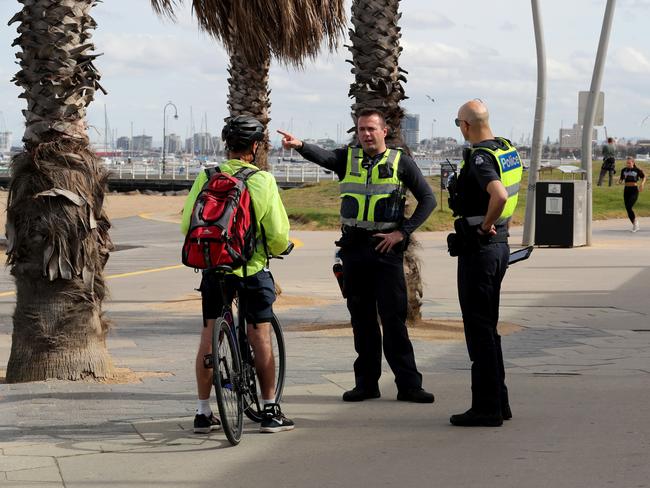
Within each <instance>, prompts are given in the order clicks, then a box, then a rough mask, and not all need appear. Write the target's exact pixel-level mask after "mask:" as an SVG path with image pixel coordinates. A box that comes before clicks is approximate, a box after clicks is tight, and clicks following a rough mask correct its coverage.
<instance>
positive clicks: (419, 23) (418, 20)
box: [400, 10, 456, 31]
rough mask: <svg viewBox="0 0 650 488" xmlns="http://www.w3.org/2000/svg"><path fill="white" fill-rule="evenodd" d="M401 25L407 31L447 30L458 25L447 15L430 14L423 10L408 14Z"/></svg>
mask: <svg viewBox="0 0 650 488" xmlns="http://www.w3.org/2000/svg"><path fill="white" fill-rule="evenodd" d="M400 24H401V25H402V26H404V28H405V29H413V30H426V31H432V30H446V29H451V28H452V27H454V26H455V25H456V24H455V23H454V22H453V21H452V20H451V19H450V18H449V17H447V16H446V15H444V14H441V13H437V12H429V11H423V10H415V11H413V12H410V11H409V12H408V14H405V15H404V16H403V17H402V19H401V21H400Z"/></svg>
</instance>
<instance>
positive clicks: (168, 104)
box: [162, 102, 178, 174]
mask: <svg viewBox="0 0 650 488" xmlns="http://www.w3.org/2000/svg"><path fill="white" fill-rule="evenodd" d="M167 107H174V118H175V119H177V118H178V110H177V109H176V105H174V104H173V103H172V102H167V105H165V108H163V140H162V145H163V150H162V174H165V137H166V132H167Z"/></svg>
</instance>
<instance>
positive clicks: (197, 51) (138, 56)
mask: <svg viewBox="0 0 650 488" xmlns="http://www.w3.org/2000/svg"><path fill="white" fill-rule="evenodd" d="M96 46H98V47H100V48H101V50H99V49H98V51H100V52H103V53H104V54H105V56H104V57H102V58H100V62H99V66H100V69H101V70H102V72H104V73H105V74H106V75H108V76H142V77H156V76H159V75H160V74H161V73H167V74H172V73H175V72H178V73H183V72H184V73H186V74H187V73H188V72H193V73H194V74H195V75H196V74H199V75H202V76H206V77H213V76H214V75H216V74H219V75H223V74H224V73H225V66H226V65H227V64H228V58H227V56H226V54H225V52H224V51H223V49H222V48H221V47H220V46H219V45H218V44H216V43H214V42H212V41H208V42H206V43H205V44H200V43H195V42H191V41H188V40H187V39H179V38H178V37H176V36H172V35H154V34H126V35H124V34H121V35H116V34H107V35H105V36H103V37H102V38H101V39H100V40H97V41H96Z"/></svg>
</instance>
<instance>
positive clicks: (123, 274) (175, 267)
mask: <svg viewBox="0 0 650 488" xmlns="http://www.w3.org/2000/svg"><path fill="white" fill-rule="evenodd" d="M184 267H185V266H184V265H183V264H175V265H174V266H163V267H162V268H151V269H143V270H140V271H131V272H130V273H120V274H114V275H108V276H107V277H106V279H107V280H110V279H113V278H125V277H127V276H138V275H143V274H148V273H158V272H159V271H168V270H170V269H178V268H184Z"/></svg>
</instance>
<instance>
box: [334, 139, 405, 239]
mask: <svg viewBox="0 0 650 488" xmlns="http://www.w3.org/2000/svg"><path fill="white" fill-rule="evenodd" d="M401 155H402V151H400V150H399V149H386V151H385V152H384V154H383V155H382V158H381V159H380V160H379V161H378V162H377V163H376V164H374V165H373V166H372V168H371V169H370V172H368V169H367V168H364V167H363V165H362V162H363V149H362V148H360V147H349V148H348V159H347V165H346V169H345V177H344V178H343V179H342V180H341V181H340V182H339V189H340V191H341V223H342V224H344V225H347V226H350V227H358V228H362V229H366V230H392V229H395V228H397V226H398V224H399V222H400V221H401V219H402V217H403V215H404V191H403V190H402V188H403V186H402V183H401V182H400V180H399V178H398V176H397V170H398V168H399V161H400V157H401Z"/></svg>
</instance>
